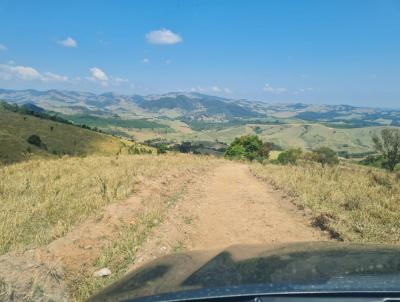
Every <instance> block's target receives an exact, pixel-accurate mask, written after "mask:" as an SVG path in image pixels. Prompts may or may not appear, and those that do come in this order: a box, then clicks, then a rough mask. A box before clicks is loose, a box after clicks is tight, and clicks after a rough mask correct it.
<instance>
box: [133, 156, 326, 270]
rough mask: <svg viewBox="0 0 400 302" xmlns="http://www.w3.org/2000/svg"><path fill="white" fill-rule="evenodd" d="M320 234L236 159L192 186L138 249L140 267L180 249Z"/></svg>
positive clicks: (289, 239) (316, 237) (304, 238)
mask: <svg viewBox="0 0 400 302" xmlns="http://www.w3.org/2000/svg"><path fill="white" fill-rule="evenodd" d="M315 240H326V237H325V236H324V235H323V234H321V232H319V231H318V230H316V229H314V228H312V227H311V226H310V223H309V219H307V218H306V217H305V216H304V214H303V212H301V211H299V210H297V208H296V207H295V206H294V205H293V204H292V203H291V202H290V201H289V200H287V199H286V198H285V196H283V195H282V194H281V193H280V192H277V191H275V190H273V189H272V188H271V187H270V186H269V185H268V184H266V183H265V182H262V181H260V180H258V179H256V178H255V177H254V176H253V175H251V173H250V171H249V167H248V166H247V165H245V164H238V163H233V162H232V163H228V164H225V165H222V166H220V167H217V168H216V169H215V171H213V173H212V174H211V175H210V176H208V177H206V178H204V179H202V180H200V181H196V182H195V183H194V184H193V185H191V186H189V187H188V188H187V192H186V194H185V195H184V197H183V198H182V200H180V201H179V202H178V203H177V204H176V206H175V207H174V208H173V209H171V210H170V213H169V214H168V218H167V219H166V220H165V222H164V223H163V224H161V225H160V226H158V227H157V228H155V229H154V231H153V233H152V236H150V237H149V238H148V241H147V242H146V243H145V244H144V245H143V246H142V247H141V249H140V250H139V251H138V253H137V256H138V258H137V261H136V263H135V265H134V267H136V266H138V265H140V264H141V262H143V261H148V260H150V259H152V258H155V257H158V256H160V255H163V254H167V253H170V252H174V251H181V250H203V249H214V248H223V247H226V246H229V245H233V244H242V243H243V244H246V243H279V242H294V241H315Z"/></svg>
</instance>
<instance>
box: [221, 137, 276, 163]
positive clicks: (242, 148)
mask: <svg viewBox="0 0 400 302" xmlns="http://www.w3.org/2000/svg"><path fill="white" fill-rule="evenodd" d="M271 149H272V144H271V143H268V142H265V143H263V141H262V140H261V139H260V138H259V137H258V136H257V135H244V136H241V137H237V138H235V139H234V141H233V142H232V143H231V144H230V145H229V147H228V148H227V149H226V151H225V157H227V158H245V159H248V160H254V159H257V160H260V161H261V160H262V159H264V158H268V156H269V152H270V151H271Z"/></svg>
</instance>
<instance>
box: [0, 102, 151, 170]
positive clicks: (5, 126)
mask: <svg viewBox="0 0 400 302" xmlns="http://www.w3.org/2000/svg"><path fill="white" fill-rule="evenodd" d="M29 108H32V107H29ZM38 108H39V107H37V108H36V109H37V110H39V109H38ZM40 114H41V116H42V118H40V117H38V116H35V115H32V114H22V113H20V112H12V111H10V110H8V109H7V108H5V107H4V106H0V125H1V128H0V141H1V144H0V163H12V162H17V161H21V160H26V159H30V158H38V157H46V158H51V157H59V156H62V155H79V156H86V155H90V154H97V155H116V154H120V153H129V152H135V151H134V148H143V149H146V148H144V147H143V146H140V145H138V144H135V143H134V142H131V141H128V140H125V139H120V138H118V137H113V136H110V135H106V134H103V133H99V132H95V131H92V130H90V129H84V128H82V127H79V126H77V125H72V124H68V123H62V122H57V121H53V120H50V119H46V118H43V117H44V116H45V115H43V112H42V111H41V112H40ZM31 135H37V136H39V138H40V139H41V142H42V144H41V146H37V145H34V144H31V143H29V142H28V141H27V140H28V138H29V137H30V136H31ZM147 149H148V150H150V149H149V148H147ZM147 149H146V150H147Z"/></svg>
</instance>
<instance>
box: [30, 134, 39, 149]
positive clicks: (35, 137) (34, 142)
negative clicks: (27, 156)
mask: <svg viewBox="0 0 400 302" xmlns="http://www.w3.org/2000/svg"><path fill="white" fill-rule="evenodd" d="M27 142H28V143H30V144H31V145H34V146H37V147H41V146H42V140H41V139H40V137H39V135H36V134H33V135H31V136H29V137H28V139H27Z"/></svg>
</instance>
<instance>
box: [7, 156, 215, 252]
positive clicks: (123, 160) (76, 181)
mask: <svg viewBox="0 0 400 302" xmlns="http://www.w3.org/2000/svg"><path fill="white" fill-rule="evenodd" d="M213 161H216V160H214V159H210V158H205V157H199V156H190V155H183V154H171V155H165V156H155V155H137V156H133V155H121V156H118V157H115V156H113V157H106V156H88V157H86V158H78V157H70V158H61V159H55V160H48V159H40V160H32V161H27V162H23V163H17V164H13V165H7V166H4V167H2V168H0V179H1V182H0V200H1V203H0V255H1V254H3V253H5V252H8V251H12V250H16V249H20V248H27V247H35V246H40V245H43V244H46V243H48V242H50V241H52V240H54V239H56V238H58V237H60V236H62V235H64V234H65V233H66V232H68V230H70V228H71V227H72V226H73V225H75V224H76V223H79V222H81V221H83V220H84V219H85V218H87V217H89V216H92V215H95V214H96V213H98V212H99V211H100V210H101V209H102V208H103V207H104V206H105V205H106V204H109V203H111V202H115V201H118V200H123V199H125V198H126V197H128V196H129V195H131V194H132V193H133V192H134V191H135V190H136V188H137V185H138V183H140V182H142V181H145V180H148V179H155V178H157V177H161V176H162V175H164V174H165V173H166V172H168V171H172V170H174V169H175V170H176V169H178V170H179V171H183V170H185V169H191V168H194V167H205V169H206V168H207V167H208V168H209V167H210V165H212V162H213Z"/></svg>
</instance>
